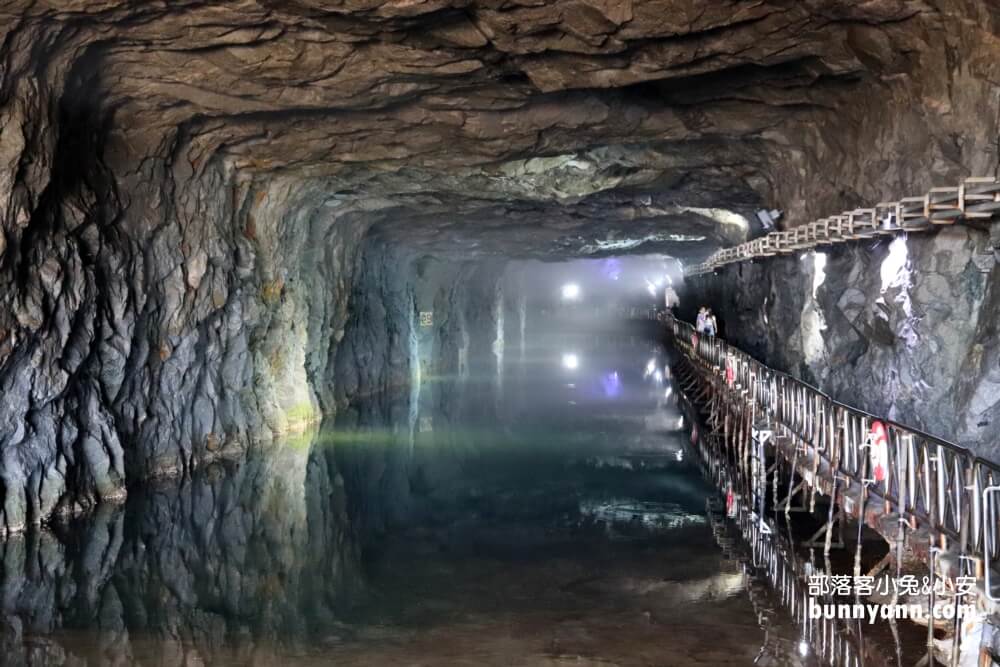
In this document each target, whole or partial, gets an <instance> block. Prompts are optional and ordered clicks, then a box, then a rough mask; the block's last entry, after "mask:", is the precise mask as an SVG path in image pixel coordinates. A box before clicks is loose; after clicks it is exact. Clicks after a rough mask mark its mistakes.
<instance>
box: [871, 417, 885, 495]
mask: <svg viewBox="0 0 1000 667" xmlns="http://www.w3.org/2000/svg"><path fill="white" fill-rule="evenodd" d="M868 451H869V454H870V456H871V460H872V477H874V478H875V481H876V482H884V481H885V478H886V477H887V476H888V474H889V432H888V431H887V430H886V428H885V424H883V423H882V422H880V421H873V422H872V426H871V429H870V430H869V431H868Z"/></svg>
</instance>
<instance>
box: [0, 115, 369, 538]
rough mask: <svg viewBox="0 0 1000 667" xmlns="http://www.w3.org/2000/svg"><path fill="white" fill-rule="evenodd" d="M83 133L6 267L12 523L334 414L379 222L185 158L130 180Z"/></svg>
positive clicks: (2, 357) (61, 154)
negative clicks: (349, 324)
mask: <svg viewBox="0 0 1000 667" xmlns="http://www.w3.org/2000/svg"><path fill="white" fill-rule="evenodd" d="M65 122H66V124H67V128H66V129H65V137H66V138H64V139H61V140H60V141H59V142H58V146H57V147H56V149H55V151H54V159H55V163H56V164H57V165H58V167H57V168H56V169H55V171H56V175H55V178H54V179H53V181H52V182H50V183H48V185H47V186H46V188H45V190H44V192H43V193H42V196H41V198H40V200H39V202H38V203H37V205H36V206H35V208H34V209H32V210H33V212H32V213H31V215H30V218H29V219H28V220H26V226H25V227H24V230H23V233H22V234H21V235H20V236H13V237H12V236H10V235H8V236H7V239H8V242H9V243H10V245H9V246H8V249H7V252H6V253H5V254H4V255H3V257H2V267H0V270H2V275H3V276H4V280H5V281H6V284H7V285H8V288H9V289H6V290H4V291H3V294H2V296H0V299H2V300H3V306H2V308H0V330H2V331H3V332H4V336H3V338H4V341H5V342H4V347H3V349H0V387H2V390H3V393H4V396H5V400H4V401H3V403H2V405H0V453H2V464H0V480H2V485H0V494H2V511H0V525H2V527H3V529H4V530H17V529H20V528H22V527H23V526H24V525H25V524H26V523H27V522H35V523H37V522H39V521H42V520H44V519H45V518H46V517H48V516H50V515H51V514H53V513H55V512H71V511H77V510H80V509H83V508H86V507H89V506H92V505H93V504H94V503H95V502H97V501H99V500H106V499H111V498H116V497H120V496H121V495H122V494H123V492H124V490H125V485H126V482H127V481H128V480H131V479H141V478H143V477H145V476H148V475H152V474H159V473H163V472H170V471H176V470H183V469H187V468H190V467H192V466H194V465H196V464H197V462H198V461H199V460H201V459H203V458H204V457H206V456H215V455H217V454H218V453H220V452H223V451H226V450H242V449H243V448H245V447H246V446H247V445H248V444H250V443H253V442H264V441H269V440H271V439H272V438H273V437H274V436H275V435H279V434H282V433H285V432H288V431H290V430H296V429H299V428H301V427H303V426H305V425H306V424H307V423H309V422H312V421H315V420H316V419H318V417H319V415H320V407H321V406H320V403H321V402H327V403H332V402H331V401H329V400H328V397H329V396H330V395H331V393H330V390H329V385H328V384H327V383H328V382H329V380H330V376H329V375H328V374H327V372H326V366H327V362H328V359H329V357H330V355H331V352H330V348H331V347H332V346H333V344H334V343H335V342H336V340H337V339H338V337H339V336H340V335H342V330H343V326H344V323H345V320H346V303H347V295H348V293H349V289H348V286H349V285H350V281H351V271H352V269H353V266H354V256H355V254H356V253H357V252H358V249H359V248H360V238H361V237H362V235H363V233H364V231H365V228H366V227H365V225H364V223H361V222H356V221H346V222H345V221H344V220H342V219H340V218H338V217H335V216H334V215H333V214H332V213H331V212H330V211H329V210H328V209H326V208H323V207H322V206H321V205H320V204H321V201H322V200H321V198H320V197H318V196H317V192H316V190H315V185H314V184H312V185H311V184H309V183H304V182H302V181H298V180H283V179H272V180H270V181H268V182H267V183H264V184H257V183H253V182H248V181H245V180H242V179H241V178H240V175H239V174H238V173H237V172H236V171H235V170H234V169H232V168H231V167H230V166H228V165H226V164H224V163H222V162H214V163H210V164H206V165H203V166H202V167H201V168H200V169H199V170H197V171H195V170H193V169H192V167H191V164H190V163H189V162H188V160H187V157H186V153H185V152H184V149H183V147H178V148H177V155H178V156H177V157H176V158H174V157H171V158H165V159H149V160H146V161H144V162H143V163H142V164H141V165H140V167H139V168H138V171H137V172H135V173H131V174H127V175H124V176H121V175H119V176H117V177H112V175H111V174H110V172H109V171H108V170H107V169H106V168H105V167H103V165H102V163H101V162H100V160H99V159H98V157H99V155H100V149H99V146H100V142H101V141H102V138H101V136H100V134H99V130H97V129H88V128H89V126H88V125H86V123H84V124H83V126H81V125H79V124H78V123H82V122H83V121H74V120H72V119H65ZM347 217H349V216H347Z"/></svg>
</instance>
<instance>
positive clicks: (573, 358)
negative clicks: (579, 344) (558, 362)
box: [562, 352, 580, 371]
mask: <svg viewBox="0 0 1000 667" xmlns="http://www.w3.org/2000/svg"><path fill="white" fill-rule="evenodd" d="M562 365H563V368H566V369H569V370H571V371H572V370H575V369H577V368H579V367H580V357H578V356H577V355H575V354H573V353H572V352H567V353H565V354H564V355H563V356H562Z"/></svg>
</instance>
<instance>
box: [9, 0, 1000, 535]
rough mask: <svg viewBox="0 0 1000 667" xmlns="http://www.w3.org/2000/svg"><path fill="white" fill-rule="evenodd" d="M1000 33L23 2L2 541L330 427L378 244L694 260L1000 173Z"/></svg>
mask: <svg viewBox="0 0 1000 667" xmlns="http://www.w3.org/2000/svg"><path fill="white" fill-rule="evenodd" d="M998 33H1000V9H998V8H997V7H996V5H995V3H993V2H989V1H987V0H927V1H924V0H872V1H869V2H863V3H852V2H825V1H821V0H807V1H804V2H788V1H786V0H767V1H760V0H734V1H733V2H727V3H714V4H706V3H704V2H701V1H696V0H652V1H649V2H633V3H624V4H621V3H603V4H602V3H586V2H584V3H581V2H576V1H575V0H573V1H571V2H558V1H553V2H546V3H542V4H539V3H536V2H524V3H520V2H512V3H508V4H505V5H503V6H498V5H496V4H495V3H490V2H483V3H477V2H472V3H467V2H462V3H449V2H446V1H440V2H437V1H435V2H426V3H418V4H412V3H388V4H384V5H380V6H378V7H372V6H368V5H364V4H351V3H348V4H347V5H344V6H343V7H337V8H325V7H319V6H317V5H316V3H305V2H295V1H289V2H283V3H277V2H258V1H255V0H238V1H234V2H219V3H197V2H172V3H159V4H155V5H151V4H149V3H142V2H102V1H90V0H88V1H86V2H84V1H79V0H73V1H63V0H44V1H38V2H28V1H27V0H12V1H11V2H6V3H3V4H2V5H0V391H2V393H3V396H4V400H3V403H2V405H0V507H2V508H0V526H2V528H3V530H5V531H9V530H12V529H18V528H21V527H23V526H24V525H25V524H26V523H30V522H39V521H41V520H43V519H44V518H45V517H48V516H50V515H52V514H53V513H56V512H61V511H75V510H78V509H82V508H86V507H90V506H92V505H94V504H95V503H96V502H97V501H98V500H100V499H108V498H114V497H118V496H121V495H122V492H123V490H124V488H125V485H126V483H127V482H129V481H131V480H137V479H140V478H142V477H145V476H148V475H151V474H156V473H160V472H163V471H168V470H182V469H188V468H191V467H192V466H193V465H195V464H196V463H197V462H198V461H199V460H200V459H203V458H205V457H207V456H215V455H217V454H218V453H219V452H222V451H235V450H239V449H241V448H242V447H244V446H246V445H247V444H248V443H251V442H258V441H260V442H264V441H267V440H269V439H271V438H273V437H274V435H275V434H280V433H282V432H284V431H287V430H289V429H291V428H294V427H296V426H298V425H301V424H304V423H305V422H308V421H310V420H312V419H314V418H316V417H317V416H318V414H319V413H320V412H321V411H323V410H324V409H325V411H326V412H328V413H329V412H330V411H331V410H332V408H333V406H334V405H335V403H336V400H337V394H336V390H335V379H336V378H335V377H334V376H335V373H331V368H335V365H334V364H333V363H332V360H334V359H336V358H338V355H337V352H336V343H337V342H338V340H339V339H340V338H341V337H342V336H343V335H345V334H343V333H341V332H343V331H344V327H345V324H346V321H347V317H348V313H347V302H348V300H349V299H350V298H351V295H352V294H359V293H360V292H357V291H356V290H355V289H354V288H353V286H352V285H353V279H352V276H353V273H354V271H355V270H356V267H357V266H358V265H357V253H358V252H359V248H360V246H361V242H360V241H361V238H362V236H363V235H364V234H365V231H366V230H367V229H368V228H369V226H372V229H373V230H375V232H377V235H378V236H379V237H380V238H383V239H385V240H386V242H387V243H399V244H402V245H407V246H408V247H411V248H420V249H421V252H440V251H442V250H449V251H455V250H457V251H459V252H462V253H468V254H476V255H479V256H498V255H517V256H543V257H548V258H551V257H554V256H559V255H562V256H565V255H570V254H575V253H585V254H586V253H602V252H603V253H606V252H611V251H616V250H622V249H627V250H638V249H644V250H649V249H658V250H665V251H668V252H672V253H675V254H678V255H684V254H690V255H691V256H696V255H698V254H699V253H701V254H704V253H707V252H709V251H711V250H712V249H713V245H717V244H719V243H723V242H726V243H728V242H732V241H735V240H738V239H739V237H740V236H741V235H743V234H745V233H746V229H745V228H743V227H742V226H741V225H739V224H736V225H734V224H728V223H726V222H725V221H727V220H730V221H731V220H733V219H737V220H742V218H740V214H744V215H751V214H752V211H753V210H754V208H755V207H757V206H759V205H761V204H769V205H771V204H773V205H775V206H778V207H780V208H783V209H785V210H786V212H787V215H786V220H787V221H788V222H789V223H791V224H796V223H798V222H803V221H805V220H806V219H808V217H811V216H819V215H826V214H829V213H830V212H831V211H837V210H842V209H844V208H847V207H849V206H851V205H853V204H855V203H859V202H861V201H864V202H871V201H877V200H878V199H880V198H883V197H887V196H890V195H892V196H899V195H901V194H907V193H909V192H911V191H914V190H920V189H923V188H924V187H926V186H929V185H933V184H936V183H939V182H941V181H951V180H954V179H957V178H958V177H960V176H963V175H967V174H970V173H984V172H988V171H990V170H991V169H994V167H995V164H996V155H995V153H990V152H989V151H988V150H987V149H989V148H990V146H992V145H993V144H994V143H995V139H996V136H997V134H998V131H1000V128H998V121H997V109H998V108H1000V105H998V104H997V96H998V86H997V82H998V81H1000V69H998V68H1000V65H998V63H1000V58H997V54H998V53H1000V43H998V38H997V35H998ZM376 228H377V229H376ZM373 233H374V232H373ZM371 279H372V280H375V281H376V282H377V281H379V280H383V281H384V280H385V279H384V278H379V277H374V276H373V277H372V278H371ZM385 289H388V290H390V292H391V293H393V294H395V293H402V292H401V290H400V289H399V288H398V287H396V286H392V285H390V284H389V282H385ZM989 298H990V299H993V298H994V297H993V296H992V295H990V296H989ZM482 303H484V302H475V303H472V304H471V305H470V308H477V307H478V306H479V305H481V304H482ZM371 308H372V309H373V311H377V309H378V306H377V305H376V304H375V303H374V302H371ZM400 312H402V311H400ZM456 317H458V316H456ZM477 317H478V316H477ZM459 319H460V318H459ZM486 319H487V318H486V314H485V313H484V314H482V317H481V320H482V321H483V322H486ZM390 320H391V321H396V320H395V319H394V318H390ZM373 321H374V319H373ZM458 321H459V320H458V319H452V320H451V321H450V322H449V323H448V324H447V326H448V327H452V328H450V329H447V333H443V334H442V335H443V336H446V337H447V341H446V342H445V343H444V344H443V346H444V347H445V348H448V349H452V350H456V351H457V353H456V355H454V356H447V358H449V359H453V360H454V362H455V364H456V368H462V367H463V364H469V363H470V361H469V358H468V357H466V358H465V359H464V361H463V357H462V356H461V355H462V352H461V351H462V350H467V351H468V350H472V348H470V347H469V346H470V345H476V344H477V343H475V341H471V342H468V343H466V341H465V338H464V334H462V333H461V332H462V327H461V326H459V325H458V324H457V322H458ZM399 326H405V325H403V324H400V325H399ZM410 326H412V325H410ZM484 326H486V325H484ZM489 326H490V327H491V326H493V325H492V324H490V325H489ZM979 327H980V329H979V330H978V332H977V334H976V336H978V337H980V338H981V339H982V340H983V341H984V342H983V347H982V348H981V353H982V355H984V356H983V359H984V364H986V366H983V365H982V364H981V365H980V367H988V364H987V363H986V362H988V360H989V359H990V358H991V357H990V355H991V354H993V352H992V351H991V348H990V347H989V345H988V344H987V337H988V335H989V334H990V333H992V329H990V325H989V324H987V320H986V319H983V318H980V320H979ZM388 331H389V330H388V329H387V330H386V333H388ZM399 332H402V329H400V330H399ZM476 340H478V339H476ZM484 340H485V339H484ZM396 342H397V343H398V345H397V347H398V351H397V352H393V355H396V354H402V350H403V347H405V345H404V342H403V337H401V338H400V339H399V340H398V341H396ZM353 349H354V350H355V351H357V347H356V346H355V348H353ZM394 349H395V348H394ZM972 349H974V350H980V348H976V347H973V348H972ZM468 353H472V354H474V355H475V354H476V352H475V350H472V351H471V352H467V353H466V354H468ZM345 358H346V357H345ZM362 358H363V357H361V356H358V357H356V359H362ZM388 358H389V359H391V358H393V357H392V355H390V357H388ZM444 358H445V356H442V359H444ZM483 358H485V359H488V357H486V356H484V357H483ZM969 359H970V361H969V364H971V365H973V366H975V364H974V363H973V362H974V361H975V359H974V357H969ZM963 363H965V362H963ZM341 368H342V370H344V371H345V373H346V377H347V378H348V380H349V382H350V383H351V388H350V391H349V392H345V395H344V396H342V398H346V394H347V393H351V392H358V391H365V390H367V389H368V388H370V389H373V390H374V389H376V388H377V386H378V383H379V382H380V380H377V377H378V376H379V372H375V373H373V372H371V371H365V370H364V369H360V370H359V369H351V370H350V371H349V372H348V371H347V368H346V366H341ZM963 368H965V366H963ZM392 370H393V372H395V370H400V371H402V367H399V368H398V369H395V368H394V369H392ZM990 373H992V371H989V372H986V371H982V372H980V371H975V370H969V371H967V372H966V373H965V377H966V379H967V382H966V384H964V385H963V386H962V392H959V394H960V395H966V396H967V400H968V402H969V403H970V404H975V405H978V406H979V408H977V410H980V412H983V411H987V408H986V407H985V404H984V403H983V401H984V400H986V399H985V398H984V397H985V396H987V395H988V392H985V388H986V387H987V386H988V384H989V383H991V382H993V381H994V378H993V375H991V374H990ZM400 377H401V376H400ZM393 382H395V380H393ZM484 389H485V388H484ZM963 392H964V393H963ZM980 408H981V409H980ZM975 419H978V417H976V418H975ZM977 423H978V422H977ZM965 428H966V429H968V428H971V427H969V426H968V425H966V427H965Z"/></svg>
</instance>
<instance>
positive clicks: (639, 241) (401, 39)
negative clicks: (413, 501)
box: [0, 0, 1000, 257]
mask: <svg viewBox="0 0 1000 667" xmlns="http://www.w3.org/2000/svg"><path fill="white" fill-rule="evenodd" d="M997 11H998V10H996V9H993V8H990V7H989V6H988V5H987V3H986V2H985V1H981V2H976V1H973V0H966V1H960V0H940V1H939V2H932V1H930V0H928V1H926V2H924V1H920V0H866V1H859V2H853V1H850V0H833V1H820V0H715V1H711V2H708V1H705V0H645V1H644V0H621V1H616V0H567V1H552V0H549V1H543V0H484V1H462V0H459V1H457V2H456V1H448V0H423V1H422V0H398V1H395V2H374V1H363V0H360V1H352V0H348V1H346V2H321V1H319V0H242V1H234V2H202V1H192V0H187V1H178V0H171V1H169V2H166V1H161V2H149V1H148V0H141V1H134V2H101V1H99V0H41V1H33V2H27V1H23V2H22V1H19V0H6V1H5V2H2V3H0V37H2V39H3V41H4V43H5V45H6V48H5V50H4V54H5V58H6V59H5V62H4V63H3V69H2V73H0V77H2V79H0V81H2V88H0V99H2V100H3V101H4V106H3V109H4V111H3V115H2V116H0V128H3V127H5V126H6V128H7V131H6V132H5V131H4V130H2V129H0V132H2V134H0V139H2V141H0V146H3V147H4V148H3V149H2V151H0V152H3V153H6V155H5V157H10V156H11V155H15V154H16V153H17V151H19V150H23V151H24V153H25V154H27V152H28V148H26V146H27V147H29V148H30V144H31V134H32V133H33V132H34V133H40V132H41V129H42V128H41V126H42V125H43V124H44V121H42V120H40V119H32V118H29V117H28V114H27V113H26V111H25V109H24V108H21V107H19V106H18V104H16V102H17V100H26V99H30V98H32V97H41V96H42V95H43V94H45V93H50V94H52V97H53V99H54V100H55V101H54V102H53V107H54V108H50V109H49V112H50V114H52V115H53V116H54V115H55V114H56V108H57V109H58V111H59V113H61V114H63V116H65V115H66V114H69V115H72V114H74V113H80V114H86V115H87V116H88V118H90V119H92V120H91V121H90V122H93V123H96V124H98V125H99V129H100V131H101V132H102V136H104V137H105V139H104V141H103V144H102V145H103V147H102V151H103V155H102V159H103V160H104V161H105V162H106V163H107V164H108V165H109V167H110V168H111V169H112V170H113V171H114V172H115V173H116V174H118V175H119V178H120V179H122V180H123V181H126V180H127V178H128V175H129V174H134V173H137V171H138V166H137V165H141V164H143V161H144V160H147V159H148V158H151V157H160V158H164V159H168V160H170V161H172V162H173V163H174V164H175V165H181V166H183V168H184V169H186V170H188V172H189V174H190V176H192V177H197V175H198V174H199V173H200V172H201V171H202V170H203V169H204V168H205V165H208V164H213V163H216V162H217V161H223V162H224V163H225V164H226V165H228V166H229V167H230V168H231V169H234V170H235V171H236V172H237V173H238V174H239V177H240V178H241V179H245V180H253V181H261V180H267V179H274V178H292V179H297V180H307V181H310V182H312V183H314V186H313V187H312V190H311V191H312V192H313V193H314V195H313V199H314V201H313V204H314V205H316V206H318V207H322V208H323V210H329V211H331V212H333V213H336V212H337V211H338V210H340V211H351V212H352V213H351V214H352V215H365V216H368V217H369V218H370V219H371V220H374V221H375V223H376V226H375V230H376V231H377V232H378V233H381V234H385V235H386V236H388V237H391V238H394V239H396V240H398V241H400V242H403V243H410V244H414V245H415V246H418V247H424V246H425V247H427V248H428V249H429V250H437V251H442V250H448V249H452V250H459V251H461V252H484V253H499V254H506V255H513V256H529V255H534V256H547V255H551V254H553V253H554V254H559V255H567V254H569V255H571V254H580V253H595V252H607V251H609V249H610V250H614V249H617V250H622V249H625V250H630V251H648V250H661V251H666V252H670V253H673V254H678V255H690V256H693V257H694V256H701V255H704V254H707V253H708V252H710V251H711V250H712V249H713V248H714V247H717V246H718V245H719V244H728V243H733V242H736V241H739V240H740V239H741V238H742V236H743V235H744V234H745V233H746V229H745V226H741V225H740V224H732V223H731V220H732V219H733V217H734V214H736V215H742V216H744V217H746V218H749V219H753V211H754V210H755V209H757V208H759V207H761V206H777V207H779V208H782V209H784V210H785V211H786V212H787V216H786V217H787V218H788V219H789V220H790V222H792V223H793V224H794V222H795V221H796V220H804V219H805V218H806V216H808V215H820V214H824V213H829V212H830V211H831V208H832V210H840V209H841V208H843V207H846V206H848V205H854V204H857V203H860V202H861V201H863V200H865V198H866V197H878V196H883V195H889V194H900V193H899V192H898V191H894V188H898V187H904V188H905V187H909V186H912V185H917V184H924V182H925V181H926V180H927V179H931V178H932V176H933V177H942V176H944V177H952V176H955V177H957V176H959V175H962V172H963V170H969V169H976V168H977V167H982V168H985V167H987V165H988V164H989V160H990V159H991V158H989V157H988V156H987V155H986V154H985V153H984V152H983V146H985V145H987V144H988V143H989V142H990V141H991V138H990V134H991V132H993V130H995V119H993V118H987V119H985V120H984V119H983V118H981V117H980V118H978V120H973V116H974V114H972V113H966V114H964V115H963V113H962V112H961V110H960V109H957V108H956V107H958V106H962V105H977V104H980V103H981V102H982V101H983V100H984V99H986V98H987V97H988V96H991V95H994V93H993V92H991V91H992V89H993V88H994V87H995V84H990V83H989V82H990V81H1000V72H998V67H997V65H995V64H994V63H996V62H997V61H998V59H997V58H996V55H997V53H998V52H1000V46H998V41H997V39H996V33H997V26H998V25H1000V17H998V15H997ZM955 54H958V55H959V56H960V57H961V62H962V65H961V66H959V65H957V64H956V62H957V56H956V55H955ZM28 74H33V76H28ZM956 82H958V83H963V82H964V84H965V87H964V88H962V89H961V91H965V92H961V91H959V92H956V90H958V89H957V88H956ZM39 88H47V89H48V90H39ZM22 106H23V105H22ZM974 122H977V123H978V124H979V130H978V135H976V134H975V132H973V131H966V130H968V129H969V128H973V127H976V126H975V125H973V123H974ZM14 132H19V133H21V135H23V136H24V138H21V139H19V138H18V137H15V136H14V135H13V133H14ZM873 147H874V148H877V150H874V151H873V150H872V149H873ZM917 154H918V155H919V156H920V160H921V163H920V164H913V163H909V164H907V160H908V159H910V158H912V157H913V156H914V155H917ZM0 165H18V166H17V167H16V170H15V168H14V167H10V168H9V169H7V167H6V166H5V169H7V172H6V173H0V186H3V185H5V184H9V182H11V181H13V180H15V179H16V178H19V177H20V176H19V175H18V174H21V175H23V171H24V170H27V171H29V172H30V171H31V166H30V164H28V165H26V164H25V159H24V158H23V157H22V158H20V159H15V160H8V161H7V162H4V161H3V160H0ZM15 171H16V172H18V173H14V172H15ZM5 179H6V180H5ZM27 180H28V181H29V182H30V179H27ZM2 190H3V188H2V187H0V191H2ZM0 216H6V217H7V220H5V223H4V224H7V225H9V224H13V223H12V221H11V220H10V218H12V217H13V216H16V212H14V210H13V208H12V207H6V208H3V209H0Z"/></svg>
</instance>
